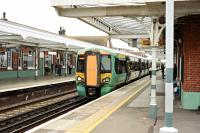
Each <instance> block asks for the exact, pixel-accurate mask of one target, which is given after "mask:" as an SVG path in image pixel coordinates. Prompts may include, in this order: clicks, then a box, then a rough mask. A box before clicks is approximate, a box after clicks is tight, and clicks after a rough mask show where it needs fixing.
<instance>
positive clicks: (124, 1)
mask: <svg viewBox="0 0 200 133" xmlns="http://www.w3.org/2000/svg"><path fill="white" fill-rule="evenodd" d="M52 6H53V7H55V9H56V11H57V13H58V15H60V16H64V17H73V18H78V19H80V20H82V21H84V22H86V23H88V24H90V25H92V26H94V27H96V28H98V29H100V30H102V31H104V32H106V33H108V34H109V36H110V37H111V38H117V39H121V40H124V41H126V42H127V43H131V42H132V39H134V38H149V34H150V28H151V24H152V19H153V18H154V17H162V16H165V0H52ZM199 7H200V2H199V1H198V0H175V17H176V18H178V17H182V16H185V15H193V14H199V13H200V8H199Z"/></svg>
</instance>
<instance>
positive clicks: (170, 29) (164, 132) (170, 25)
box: [160, 0, 178, 133]
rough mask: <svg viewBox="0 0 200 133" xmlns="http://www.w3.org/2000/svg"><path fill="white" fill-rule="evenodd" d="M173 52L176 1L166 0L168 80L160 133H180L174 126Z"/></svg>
mask: <svg viewBox="0 0 200 133" xmlns="http://www.w3.org/2000/svg"><path fill="white" fill-rule="evenodd" d="M173 53H174V1H173V0H167V1H166V81H165V126H164V127H162V128H160V133H178V130H177V129H175V128H173Z"/></svg>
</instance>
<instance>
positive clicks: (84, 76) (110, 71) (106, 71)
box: [76, 48, 151, 97]
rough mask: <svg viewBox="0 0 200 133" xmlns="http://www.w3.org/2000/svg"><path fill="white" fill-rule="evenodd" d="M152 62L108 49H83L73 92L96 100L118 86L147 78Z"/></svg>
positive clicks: (78, 62) (78, 58) (78, 59)
mask: <svg viewBox="0 0 200 133" xmlns="http://www.w3.org/2000/svg"><path fill="white" fill-rule="evenodd" d="M150 66H151V62H150V61H149V60H147V59H145V58H143V57H139V56H136V55H133V54H128V53H123V52H120V51H114V50H111V49H109V48H85V49H83V50H80V51H79V52H78V57H77V67H76V88H77V91H78V93H79V95H80V96H83V97H99V96H102V95H105V94H107V93H109V92H111V91H113V90H115V88H116V87H117V86H118V85H120V84H124V83H128V82H129V81H131V80H134V79H137V78H141V77H142V76H144V75H147V74H149V68H150Z"/></svg>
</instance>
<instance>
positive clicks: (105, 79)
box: [102, 77, 110, 83]
mask: <svg viewBox="0 0 200 133" xmlns="http://www.w3.org/2000/svg"><path fill="white" fill-rule="evenodd" d="M102 82H103V83H105V82H110V78H109V77H106V78H104V79H103V80H102Z"/></svg>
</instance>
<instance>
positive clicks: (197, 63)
mask: <svg viewBox="0 0 200 133" xmlns="http://www.w3.org/2000/svg"><path fill="white" fill-rule="evenodd" d="M182 33H183V56H184V80H183V89H184V91H188V92H200V16H189V17H186V18H184V21H183V26H182Z"/></svg>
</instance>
